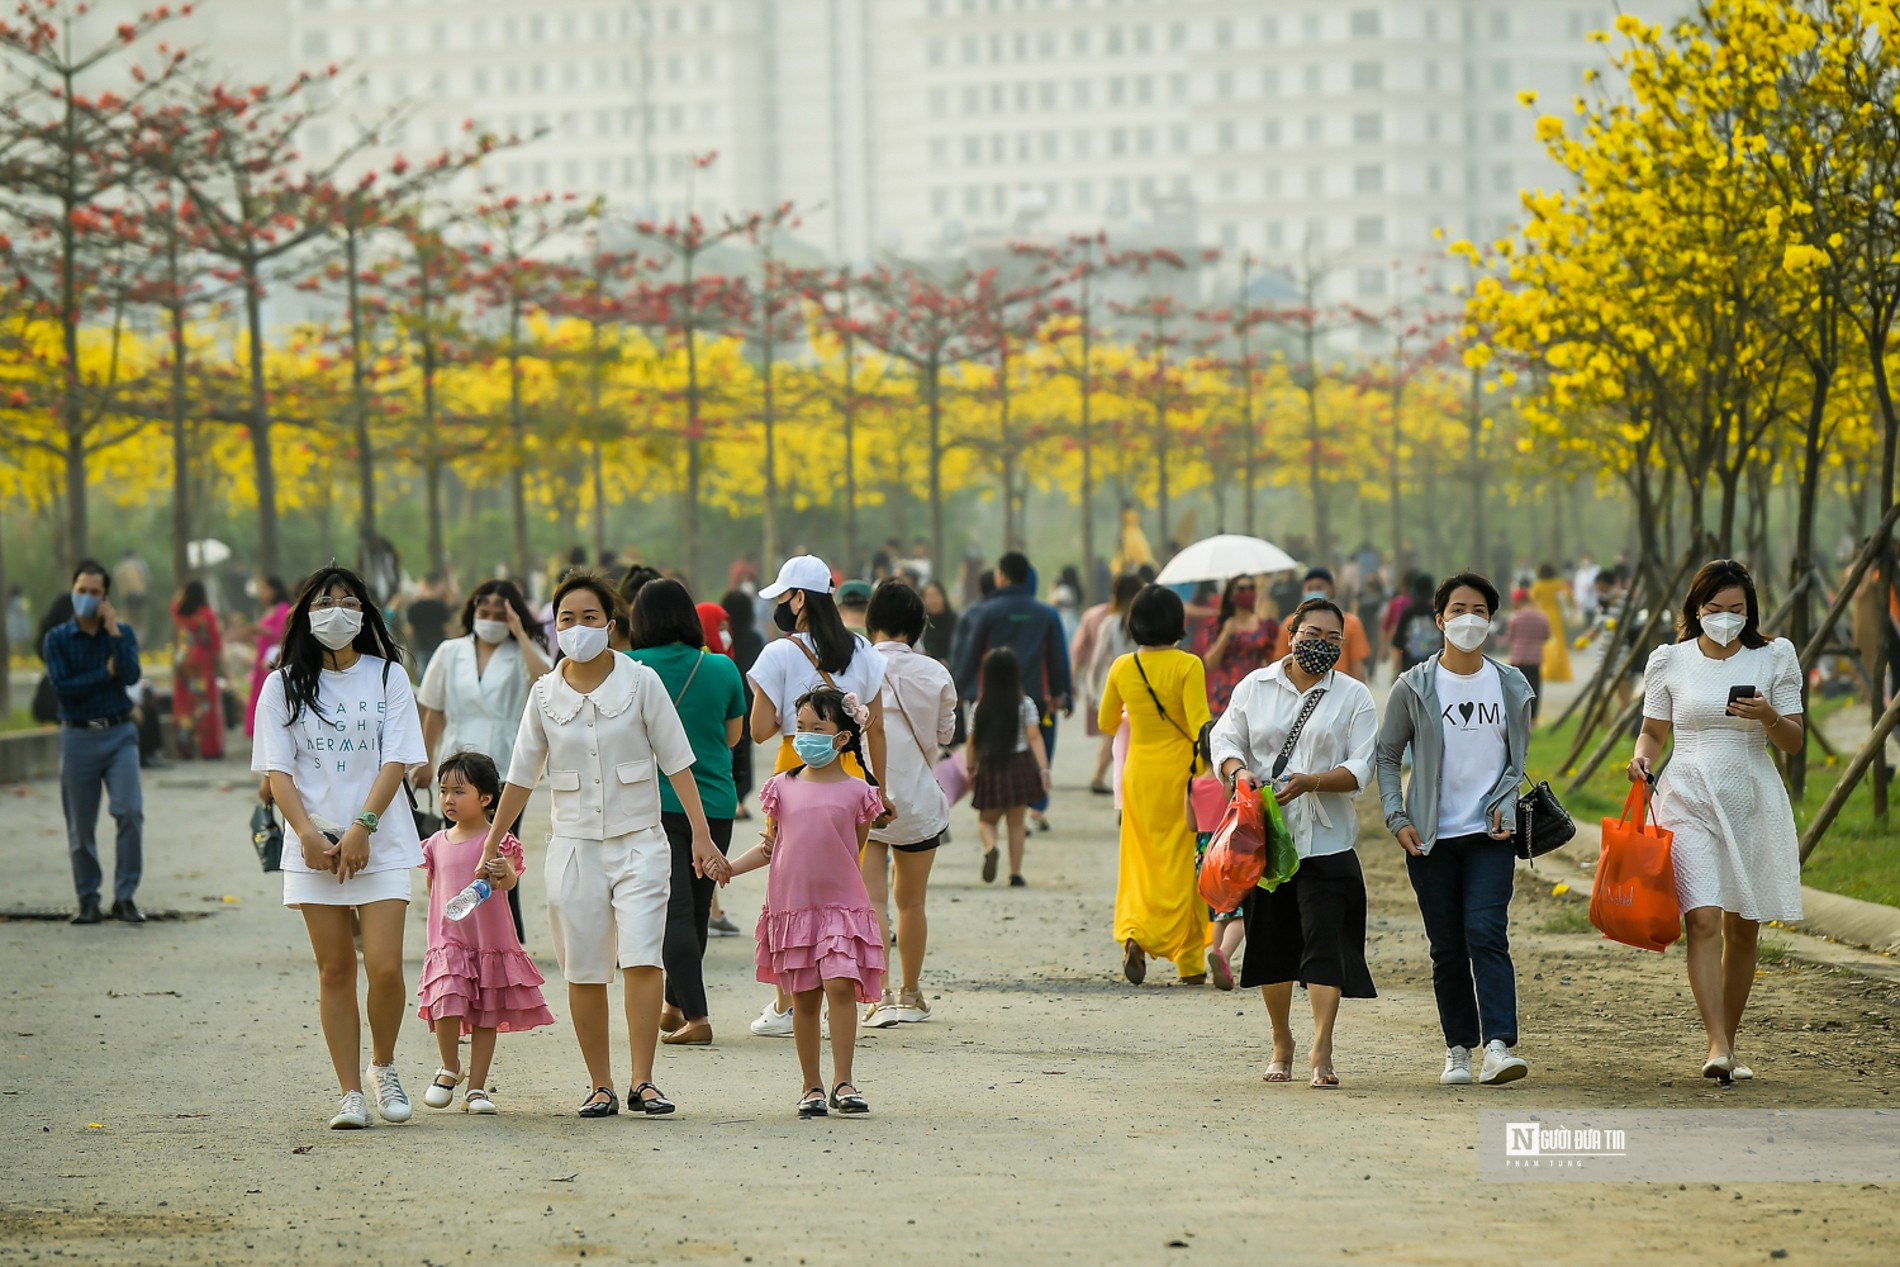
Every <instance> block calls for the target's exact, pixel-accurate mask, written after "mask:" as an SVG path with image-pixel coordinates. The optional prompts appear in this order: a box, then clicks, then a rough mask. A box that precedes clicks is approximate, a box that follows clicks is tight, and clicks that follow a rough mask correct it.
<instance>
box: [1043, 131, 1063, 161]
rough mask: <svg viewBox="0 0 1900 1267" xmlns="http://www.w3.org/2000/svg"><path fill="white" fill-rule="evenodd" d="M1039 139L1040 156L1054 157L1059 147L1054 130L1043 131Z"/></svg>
mask: <svg viewBox="0 0 1900 1267" xmlns="http://www.w3.org/2000/svg"><path fill="white" fill-rule="evenodd" d="M1041 139H1042V156H1043V157H1044V158H1046V159H1053V158H1055V157H1056V154H1057V151H1058V150H1059V149H1060V148H1061V141H1060V138H1059V137H1058V135H1057V134H1056V133H1054V132H1044V133H1043V134H1042V138H1041Z"/></svg>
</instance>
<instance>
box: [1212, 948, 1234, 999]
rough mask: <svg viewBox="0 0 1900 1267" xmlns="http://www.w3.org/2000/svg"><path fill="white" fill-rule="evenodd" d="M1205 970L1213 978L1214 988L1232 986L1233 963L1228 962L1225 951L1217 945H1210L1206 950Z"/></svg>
mask: <svg viewBox="0 0 1900 1267" xmlns="http://www.w3.org/2000/svg"><path fill="white" fill-rule="evenodd" d="M1207 972H1208V975H1209V976H1210V977H1212V978H1213V979H1214V988H1215V989H1216V990H1231V989H1233V988H1234V965H1233V964H1232V963H1230V962H1228V959H1227V952H1226V951H1224V950H1222V949H1221V948H1220V947H1219V946H1211V947H1209V948H1208V951H1207Z"/></svg>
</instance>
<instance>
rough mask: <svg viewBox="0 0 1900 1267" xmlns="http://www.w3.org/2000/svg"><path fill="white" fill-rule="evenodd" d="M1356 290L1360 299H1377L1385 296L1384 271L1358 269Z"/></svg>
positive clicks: (1380, 269)
mask: <svg viewBox="0 0 1900 1267" xmlns="http://www.w3.org/2000/svg"><path fill="white" fill-rule="evenodd" d="M1356 289H1357V290H1358V292H1359V298H1361V299H1377V298H1379V296H1381V295H1383V294H1385V270H1384V269H1383V268H1362V269H1360V270H1359V276H1358V279H1357V285H1356Z"/></svg>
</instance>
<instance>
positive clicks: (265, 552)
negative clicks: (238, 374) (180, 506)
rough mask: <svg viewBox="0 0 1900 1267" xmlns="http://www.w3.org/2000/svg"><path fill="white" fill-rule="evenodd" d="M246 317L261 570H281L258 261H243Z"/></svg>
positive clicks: (270, 573) (268, 572) (265, 572)
mask: <svg viewBox="0 0 1900 1267" xmlns="http://www.w3.org/2000/svg"><path fill="white" fill-rule="evenodd" d="M241 267H242V270H243V275H244V317H245V321H246V324H247V325H248V326H249V334H250V343H251V410H250V413H251V467H252V471H253V478H254V479H255V480H256V482H257V570H258V572H259V573H260V574H262V575H264V576H275V575H277V574H278V572H279V563H278V559H277V471H276V467H275V465H274V458H273V457H272V454H271V448H270V421H271V420H270V405H269V402H268V401H267V400H266V398H265V395H264V293H263V279H262V278H261V277H260V276H259V275H258V265H257V262H256V261H255V260H246V261H244V262H243V264H242V266H241Z"/></svg>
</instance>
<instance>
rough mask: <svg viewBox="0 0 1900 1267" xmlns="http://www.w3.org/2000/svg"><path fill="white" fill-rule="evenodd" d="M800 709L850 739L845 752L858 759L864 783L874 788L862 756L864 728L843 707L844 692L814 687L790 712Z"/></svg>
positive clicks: (868, 767)
mask: <svg viewBox="0 0 1900 1267" xmlns="http://www.w3.org/2000/svg"><path fill="white" fill-rule="evenodd" d="M802 708H810V709H811V711H812V712H814V713H817V714H818V716H819V719H820V720H822V721H828V722H831V723H832V724H833V725H835V726H837V728H838V729H839V730H840V731H841V732H843V733H844V734H846V735H849V736H850V737H851V742H850V744H849V745H847V746H846V748H845V751H846V752H848V753H850V754H851V755H852V756H854V757H856V758H857V759H858V768H859V769H861V770H863V771H864V781H865V782H866V783H869V784H870V785H871V786H872V787H876V786H877V776H876V775H875V774H873V773H871V763H870V761H868V760H866V758H865V755H864V728H863V727H862V726H860V725H858V723H857V719H855V718H854V717H852V716H851V710H849V709H847V708H846V707H845V706H844V692H843V691H841V690H839V689H838V688H837V687H835V686H819V687H814V688H813V689H811V690H809V691H806V692H805V693H804V694H803V695H801V696H799V697H798V702H797V703H796V704H794V705H793V706H792V712H793V713H794V714H796V713H797V712H798V710H799V709H802ZM804 768H805V767H804V766H803V765H800V766H798V767H796V768H794V769H793V770H792V773H793V774H794V775H796V774H797V773H798V772H799V771H800V770H803V769H804Z"/></svg>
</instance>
